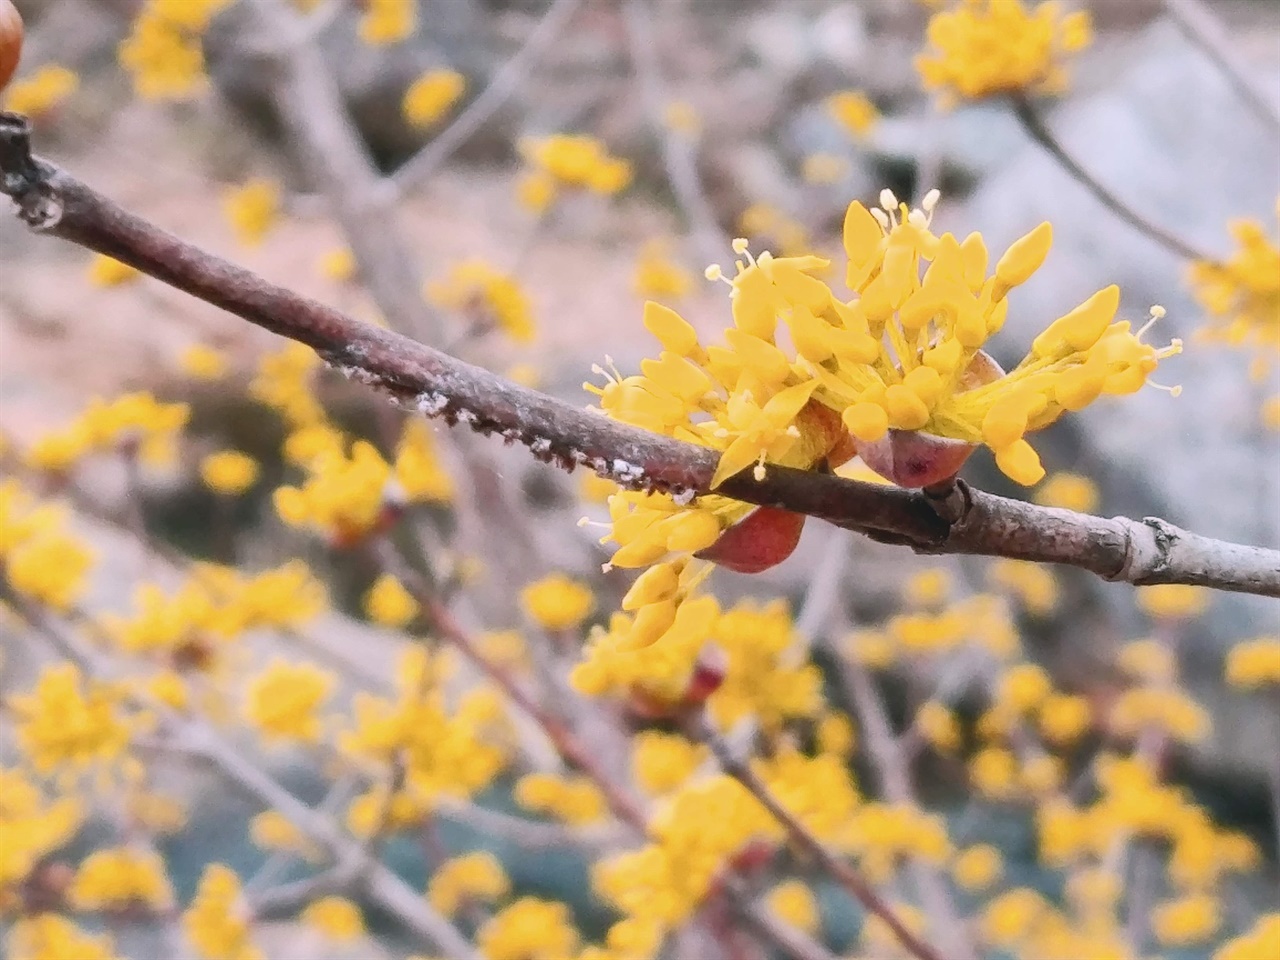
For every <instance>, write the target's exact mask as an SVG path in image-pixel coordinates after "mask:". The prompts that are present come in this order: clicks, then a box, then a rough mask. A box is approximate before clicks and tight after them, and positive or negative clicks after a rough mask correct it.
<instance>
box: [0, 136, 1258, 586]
mask: <svg viewBox="0 0 1280 960" xmlns="http://www.w3.org/2000/svg"><path fill="white" fill-rule="evenodd" d="M0 174H2V175H3V181H2V183H0V189H2V190H3V192H4V193H7V194H8V195H9V196H11V197H13V198H14V199H15V200H16V201H17V202H18V205H19V216H21V218H22V219H23V220H24V221H25V222H26V223H27V224H28V225H29V226H30V227H31V228H32V229H33V230H35V231H37V232H41V233H46V234H49V235H50V236H55V237H59V238H61V239H64V240H68V241H71V242H73V243H77V244H79V245H80V246H83V247H86V248H88V249H90V250H95V251H97V252H99V253H104V254H106V255H108V256H111V257H114V258H115V259H117V260H120V261H122V262H124V263H127V264H130V265H132V266H134V267H137V268H138V269H139V270H141V271H142V272H144V273H146V274H148V275H150V276H152V277H155V278H156V279H158V280H161V281H163V282H165V283H168V284H170V285H171V286H174V287H176V288H178V289H180V290H183V291H185V292H187V293H190V294H192V295H193V296H196V297H198V298H200V299H201V300H204V301H205V302H207V303H210V304H213V305H214V306H217V307H221V308H222V309H224V310H227V311H228V312H230V313H233V314H235V315H236V316H239V317H241V318H243V319H245V320H248V321H249V322H251V323H254V324H257V325H258V326H261V327H263V328H265V329H267V330H270V331H272V332H273V333H277V334H280V335H281V336H285V337H289V338H290V339H293V340H297V341H298V342H300V343H304V344H306V345H307V346H309V347H311V348H312V349H314V350H315V351H316V352H317V353H319V354H320V356H321V357H322V358H324V359H325V360H326V361H327V362H328V363H330V364H331V365H333V366H334V367H336V368H338V369H339V370H341V371H342V372H343V373H345V374H346V375H347V376H350V377H352V378H355V379H358V380H360V381H362V382H364V383H366V384H368V385H370V386H373V387H377V388H380V389H381V390H383V391H384V392H385V393H386V394H387V395H388V396H389V398H390V399H391V400H392V401H393V402H395V403H398V404H399V405H401V406H403V407H405V408H407V409H410V410H416V411H417V412H420V413H423V414H426V415H428V416H434V417H440V418H442V419H444V420H445V421H446V422H447V423H450V424H456V423H458V422H459V421H460V422H462V423H464V424H466V425H467V426H469V427H471V428H472V429H473V430H475V431H477V432H479V433H482V434H486V435H488V434H494V433H497V434H500V435H501V436H502V438H503V439H504V441H506V442H508V443H514V442H517V441H519V442H520V443H522V444H524V445H525V446H527V447H529V449H530V451H531V452H532V453H533V455H534V456H535V457H536V458H538V459H540V460H542V461H544V462H547V463H555V464H557V465H558V466H561V467H563V468H565V469H568V470H571V469H573V468H574V467H575V466H578V465H585V466H589V467H590V468H591V469H593V470H594V471H596V472H597V473H598V474H599V475H601V476H603V477H607V478H609V479H611V480H615V481H617V482H618V483H620V484H621V485H622V486H625V487H629V488H632V489H648V490H657V491H665V492H669V493H672V494H675V495H678V496H682V497H692V496H694V495H697V494H704V493H707V492H709V490H710V484H711V478H712V475H713V474H714V472H715V467H716V463H717V460H718V454H717V452H716V451H715V450H712V449H709V448H706V447H700V446H696V445H693V444H687V443H683V442H681V441H678V440H675V439H672V438H670V437H663V436H659V435H657V434H653V433H649V432H647V431H645V430H641V429H638V428H636V427H632V426H628V425H627V424H624V423H620V422H617V421H614V420H611V419H609V418H607V417H604V416H601V415H600V414H599V413H597V412H592V411H587V410H583V409H582V408H581V407H578V406H575V405H573V404H569V403H566V402H564V401H561V400H557V399H555V398H553V397H549V396H547V395H545V394H542V393H539V392H537V391H535V390H530V389H528V388H526V387H521V386H519V385H517V384H514V383H511V382H509V381H506V380H504V379H503V378H501V377H499V376H496V375H495V374H493V373H490V372H489V371H487V370H482V369H480V368H478V367H474V366H472V365H470V364H467V363H463V362H462V361H460V360H458V359H456V358H454V357H451V356H449V355H447V354H445V353H442V352H440V351H439V350H435V349H432V348H431V347H428V346H426V345H424V344H421V343H417V342H415V341H414V340H411V339H409V338H408V337H405V336H403V335H400V334H397V333H395V332H393V331H390V330H385V329H382V328H379V327H375V326H373V325H371V324H366V323H361V322H360V321H358V320H355V319H352V318H351V317H348V316H345V315H344V314H342V313H341V312H339V311H337V310H334V309H333V308H331V307H327V306H325V305H324V304H321V303H319V302H317V301H315V300H311V299H308V298H306V297H302V296H300V295H298V294H296V293H294V292H292V291H290V290H287V289H285V288H283V287H279V286H276V285H275V284H272V283H269V282H268V281H266V280H264V279H262V278H261V277H259V276H257V275H255V274H253V273H251V272H249V271H247V270H244V269H243V268H240V267H237V266H235V265H234V264H231V263H229V262H227V261H225V260H222V259H220V258H218V257H215V256H213V255H212V254H210V253H208V252H206V251H204V250H202V249H200V248H199V247H196V246H194V245H192V244H189V243H186V242H185V241H183V240H180V239H179V238H177V237H175V236H173V235H172V234H169V233H167V232H166V231H164V230H161V229H160V228H158V227H156V226H155V225H154V224H151V223H149V222H148V221H146V220H144V219H142V218H141V217H138V216H136V215H134V214H131V213H129V212H128V211H126V210H124V209H122V208H121V207H119V206H117V205H116V204H114V203H112V202H111V201H110V200H108V199H107V198H105V197H103V196H102V195H100V194H98V193H97V192H96V191H94V190H93V189H92V188H90V187H88V186H87V185H85V184H83V183H81V182H80V181H78V180H76V179H75V178H73V177H71V176H70V175H69V174H67V173H65V172H63V171H62V170H60V169H58V168H57V167H54V166H52V165H51V164H49V163H47V162H45V161H42V160H36V159H33V158H32V156H31V153H30V127H29V125H28V123H27V121H26V120H25V119H24V118H22V117H20V116H17V115H14V114H0ZM716 492H717V493H721V494H723V495H725V496H729V497H733V498H735V499H738V500H742V501H744V502H748V503H755V504H761V505H767V506H776V507H781V508H784V509H788V510H792V511H794V512H796V513H803V514H808V515H810V516H815V517H819V518H822V519H825V520H828V521H830V522H832V523H835V524H836V525H838V526H842V527H845V528H848V529H851V530H856V531H859V532H862V533H866V534H869V535H872V536H875V537H877V538H878V539H883V540H888V541H890V542H895V543H900V544H903V545H906V546H910V547H912V548H913V549H915V550H917V551H920V552H926V553H963V554H983V555H987V556H1003V557H1010V558H1013V559H1020V560H1034V561H1038V562H1042V563H1064V564H1069V565H1071V566H1076V567H1080V568H1082V569H1085V570H1089V571H1091V572H1092V573H1095V574H1097V575H1098V576H1101V577H1104V578H1106V579H1109V580H1123V581H1127V582H1129V583H1134V584H1151V583H1187V584H1195V585H1199V586H1206V587H1213V588H1216V589H1220V590H1233V591H1239V592H1244V593H1256V594H1262V595H1264V596H1271V597H1280V551H1276V550H1268V549H1265V548H1262V547H1251V546H1244V545H1241V544H1233V543H1226V542H1223V541H1218V540H1213V539H1210V538H1208V537H1202V536H1198V535H1196V534H1193V533H1189V532H1187V531H1184V530H1181V529H1179V528H1178V527H1175V526H1173V525H1172V524H1169V523H1167V522H1165V521H1163V520H1160V519H1156V518H1147V519H1145V520H1142V521H1135V520H1130V519H1126V518H1123V517H1117V518H1112V519H1104V518H1102V517H1093V516H1088V515H1085V514H1079V513H1074V512H1072V511H1069V510H1061V509H1056V508H1050V507H1041V506H1037V505H1034V504H1030V503H1025V502H1023V501H1020V500H1010V499H1006V498H1004V497H997V496H994V495H992V494H988V493H983V492H982V491H979V490H974V489H972V488H970V487H969V486H968V485H967V484H965V483H963V482H962V481H959V482H957V483H956V484H954V485H953V486H952V487H950V488H949V489H948V490H946V491H942V492H931V493H929V494H926V493H924V492H921V491H911V490H904V489H901V488H898V487H884V486H877V485H874V484H867V483H859V482H857V481H853V480H845V479H842V478H840V477H836V476H833V475H829V474H821V473H818V472H816V471H801V470H792V469H788V468H784V467H777V466H771V467H770V468H769V470H768V471H767V472H766V474H765V476H764V479H763V480H759V481H757V480H755V479H754V477H753V474H752V471H750V470H747V471H743V472H742V473H740V474H738V475H737V476H735V477H732V478H730V479H729V480H727V481H725V483H723V484H722V485H721V486H720V487H719V488H718V489H717V491H716Z"/></svg>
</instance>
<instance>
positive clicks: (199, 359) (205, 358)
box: [178, 343, 227, 380]
mask: <svg viewBox="0 0 1280 960" xmlns="http://www.w3.org/2000/svg"><path fill="white" fill-rule="evenodd" d="M178 364H179V366H181V367H182V372H183V373H185V374H186V375H187V376H189V377H191V378H192V379H193V380H221V379H222V378H223V377H224V376H226V373H227V358H226V357H225V356H224V355H223V354H222V352H221V351H219V350H215V349H214V348H213V347H209V346H205V345H204V344H202V343H197V344H193V345H192V346H190V347H187V349H186V350H184V351H183V352H182V356H181V357H179V358H178Z"/></svg>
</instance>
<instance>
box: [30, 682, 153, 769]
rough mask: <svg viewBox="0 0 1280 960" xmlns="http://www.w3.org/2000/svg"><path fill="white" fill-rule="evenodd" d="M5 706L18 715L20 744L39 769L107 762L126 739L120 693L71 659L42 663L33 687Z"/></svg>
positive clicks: (120, 750) (118, 753)
mask: <svg viewBox="0 0 1280 960" xmlns="http://www.w3.org/2000/svg"><path fill="white" fill-rule="evenodd" d="M8 705H9V708H10V709H11V710H12V711H13V713H14V715H15V716H16V717H17V718H18V723H17V733H18V748H19V749H20V750H21V751H22V753H23V755H24V756H26V758H27V759H28V760H29V761H30V762H31V764H32V765H33V766H34V767H35V768H36V770H38V771H39V772H40V773H46V774H47V773H50V772H52V771H54V770H56V769H59V768H66V769H69V770H76V769H82V768H84V767H86V766H89V765H93V764H103V763H110V762H112V761H115V760H117V759H119V758H120V756H121V755H122V754H123V753H124V750H125V747H126V746H128V743H129V735H130V725H129V722H128V719H127V718H126V717H125V716H124V715H123V712H122V710H121V704H120V694H119V691H117V690H115V689H113V688H112V687H110V686H108V685H107V684H105V683H102V682H101V681H98V680H95V679H93V678H88V679H85V678H84V677H83V676H82V675H81V673H80V668H79V667H77V666H76V665H75V664H74V663H68V662H62V663H57V664H53V665H51V666H47V667H45V668H44V669H43V670H42V671H41V672H40V677H39V679H38V680H37V681H36V685H35V688H34V689H33V690H32V691H31V692H30V693H27V694H20V695H16V696H13V697H10V698H9V701H8Z"/></svg>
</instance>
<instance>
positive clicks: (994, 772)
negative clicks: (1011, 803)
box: [969, 747, 1018, 800]
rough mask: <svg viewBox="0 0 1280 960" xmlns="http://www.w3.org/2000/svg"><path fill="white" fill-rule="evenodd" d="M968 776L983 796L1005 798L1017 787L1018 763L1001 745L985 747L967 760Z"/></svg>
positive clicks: (993, 798)
mask: <svg viewBox="0 0 1280 960" xmlns="http://www.w3.org/2000/svg"><path fill="white" fill-rule="evenodd" d="M969 777H970V779H971V780H972V781H973V785H974V787H975V788H977V789H978V790H979V791H980V792H981V793H982V794H983V796H986V797H988V798H990V799H992V800H1007V799H1009V798H1010V797H1012V796H1013V795H1014V793H1015V792H1016V789H1017V778H1018V763H1017V760H1015V759H1014V756H1013V754H1012V753H1010V752H1009V751H1008V750H1006V749H1004V748H1003V747H986V748H984V749H982V750H979V751H978V752H977V753H976V754H974V755H973V759H972V760H970V761H969Z"/></svg>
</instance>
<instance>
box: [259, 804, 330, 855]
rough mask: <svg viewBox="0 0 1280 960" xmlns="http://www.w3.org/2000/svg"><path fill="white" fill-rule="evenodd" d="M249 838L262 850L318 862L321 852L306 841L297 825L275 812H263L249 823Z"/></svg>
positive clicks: (304, 835)
mask: <svg viewBox="0 0 1280 960" xmlns="http://www.w3.org/2000/svg"><path fill="white" fill-rule="evenodd" d="M249 838H250V839H251V840H252V841H253V844H254V846H256V847H259V848H261V849H263V850H272V851H278V852H282V853H294V854H299V855H301V856H303V857H305V858H306V859H308V860H318V859H320V858H321V856H322V851H320V850H318V849H316V847H315V845H314V844H312V843H311V841H310V840H309V839H307V836H306V834H304V833H303V832H302V831H301V830H299V829H298V827H297V825H296V824H295V823H294V822H293V821H292V820H290V819H289V818H288V817H286V816H285V815H284V814H282V813H280V812H279V811H277V810H264V811H262V813H259V814H257V815H256V816H254V818H253V819H252V820H250V821H249Z"/></svg>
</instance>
